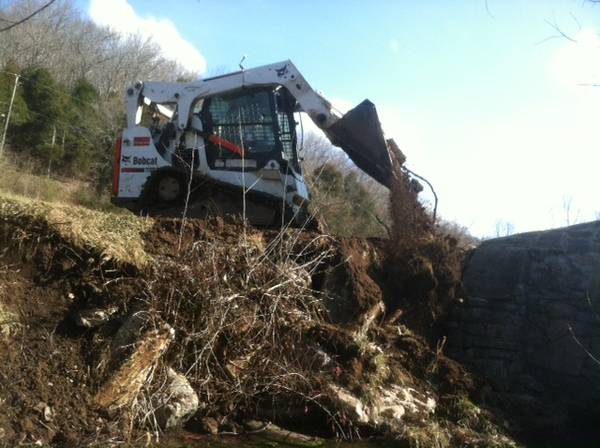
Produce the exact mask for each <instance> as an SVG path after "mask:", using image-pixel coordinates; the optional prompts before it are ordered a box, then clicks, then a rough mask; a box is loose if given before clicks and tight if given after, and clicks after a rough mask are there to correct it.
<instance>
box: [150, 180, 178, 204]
mask: <svg viewBox="0 0 600 448" xmlns="http://www.w3.org/2000/svg"><path fill="white" fill-rule="evenodd" d="M183 191H184V186H183V185H182V182H181V179H180V178H179V176H175V175H168V174H167V175H164V176H160V178H159V179H158V181H157V183H156V190H155V194H156V197H157V199H158V200H159V201H160V202H162V203H165V204H175V203H177V202H179V201H180V200H181V198H182V197H183Z"/></svg>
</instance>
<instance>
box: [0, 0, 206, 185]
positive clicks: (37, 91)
mask: <svg viewBox="0 0 600 448" xmlns="http://www.w3.org/2000/svg"><path fill="white" fill-rule="evenodd" d="M44 4H45V2H44V1H42V0H16V1H13V2H10V4H9V5H7V6H5V5H3V4H2V2H0V18H1V20H2V21H3V22H5V23H11V22H16V21H17V20H19V19H20V18H22V17H24V16H27V15H28V14H31V13H32V12H34V11H36V10H37V9H39V8H40V7H42V6H43V5H44ZM16 75H18V80H19V82H18V86H17V89H16V92H15V97H14V102H13V109H12V113H11V116H10V121H9V126H8V132H7V144H8V148H9V151H10V154H11V155H12V156H13V158H14V159H16V161H17V162H19V161H23V160H28V161H31V160H34V161H36V162H37V163H36V165H37V167H38V170H40V171H45V172H48V173H51V172H52V173H60V175H63V176H76V177H79V178H82V179H87V180H90V181H93V182H94V183H95V184H96V185H97V187H98V188H99V189H103V188H106V186H107V184H108V181H109V179H110V170H111V161H112V148H113V145H114V138H115V136H116V133H117V131H118V129H119V128H121V127H123V124H124V119H125V118H124V107H123V99H122V97H123V91H124V89H125V87H126V86H127V85H128V84H130V83H132V82H134V81H135V80H137V79H162V80H168V81H174V80H176V79H181V78H186V79H190V78H192V77H193V76H195V75H194V74H192V73H189V72H187V71H186V70H184V69H183V68H182V67H181V66H180V65H179V64H178V63H177V62H175V61H173V60H170V59H168V58H166V57H165V56H164V55H162V53H161V51H160V50H159V48H158V46H157V45H156V44H155V43H154V42H152V40H150V39H144V38H142V37H140V36H139V35H135V34H132V35H127V36H123V35H120V34H118V33H116V32H114V31H111V30H110V29H109V28H106V27H102V26H98V25H96V24H95V23H94V22H92V21H91V20H90V19H89V18H87V17H85V16H83V15H82V14H81V12H80V11H79V10H77V8H76V7H75V6H74V5H73V3H72V2H71V1H70V0H58V1H56V2H54V3H53V4H52V5H51V6H50V7H48V8H46V9H44V10H43V11H41V12H40V13H39V14H36V15H35V16H34V17H32V18H31V19H30V20H28V21H26V22H24V23H22V24H20V25H19V26H16V27H14V28H11V29H10V30H8V31H6V32H3V33H2V36H1V38H0V124H1V125H2V128H3V125H4V121H5V120H6V119H7V110H8V104H9V102H10V100H11V96H12V92H13V88H14V85H15V81H16V79H17V76H16Z"/></svg>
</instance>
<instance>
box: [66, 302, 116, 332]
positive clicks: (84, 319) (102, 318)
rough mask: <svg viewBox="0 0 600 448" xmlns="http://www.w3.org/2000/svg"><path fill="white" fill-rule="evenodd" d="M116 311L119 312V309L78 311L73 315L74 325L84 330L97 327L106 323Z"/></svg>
mask: <svg viewBox="0 0 600 448" xmlns="http://www.w3.org/2000/svg"><path fill="white" fill-rule="evenodd" d="M117 311H119V308H118V307H116V306H110V307H108V308H90V309H87V310H80V311H78V312H77V314H76V315H75V323H76V324H77V325H79V326H80V327H84V328H95V327H99V326H100V325H102V324H104V323H106V322H108V321H109V320H110V319H111V317H112V316H113V315H114V314H115V313H116V312H117Z"/></svg>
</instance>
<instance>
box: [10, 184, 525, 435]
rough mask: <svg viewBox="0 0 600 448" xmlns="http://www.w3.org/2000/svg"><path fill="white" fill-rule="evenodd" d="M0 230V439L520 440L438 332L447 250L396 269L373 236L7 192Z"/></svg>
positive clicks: (449, 282) (451, 282)
mask: <svg viewBox="0 0 600 448" xmlns="http://www.w3.org/2000/svg"><path fill="white" fill-rule="evenodd" d="M0 223H1V225H0V229H1V239H2V243H1V244H2V247H3V248H4V249H3V251H2V257H1V258H0V263H1V268H0V304H1V307H2V308H1V310H2V311H1V312H2V316H3V317H2V327H1V328H2V331H1V333H2V337H1V338H0V359H1V360H2V361H1V362H0V382H1V383H2V385H1V387H0V391H1V392H0V394H2V395H1V396H0V402H2V403H4V404H3V407H4V410H5V412H3V413H2V417H1V419H2V420H0V440H1V441H2V442H3V443H5V444H9V445H12V444H15V443H36V442H38V441H39V443H42V444H53V445H56V446H64V445H69V444H71V445H72V446H75V445H79V444H82V443H94V442H95V443H98V444H101V445H105V444H111V443H113V444H116V443H119V442H121V441H129V442H131V443H134V444H137V443H141V441H142V440H143V441H146V440H147V438H149V439H151V440H153V441H155V442H156V441H158V440H161V438H164V437H165V435H163V432H164V431H166V433H167V435H166V437H174V436H173V434H175V435H176V436H175V437H183V436H184V435H189V434H190V433H206V432H225V433H243V432H248V431H249V429H248V428H250V427H251V424H250V423H249V420H253V421H259V422H262V423H259V425H260V424H262V425H263V427H264V425H266V424H267V423H266V422H272V425H278V426H279V427H283V428H286V429H289V430H294V431H298V432H302V433H307V434H310V435H313V436H321V437H335V436H337V437H342V438H346V439H352V438H356V437H359V436H361V437H392V438H393V439H395V440H397V441H398V443H400V442H401V443H402V445H401V446H512V445H514V442H512V441H511V439H510V438H509V437H508V436H507V434H508V432H510V428H509V427H507V426H506V425H508V423H507V422H506V421H505V419H504V418H502V417H501V414H499V412H498V411H497V410H495V408H494V407H493V405H494V403H493V402H492V401H490V399H489V397H486V396H485V393H484V392H483V391H485V390H486V387H485V386H484V384H483V383H482V382H481V380H478V379H477V378H475V377H474V376H473V375H471V374H470V373H469V372H468V371H467V370H465V369H464V368H463V367H462V366H461V365H460V364H458V363H456V362H454V361H452V360H451V359H449V358H447V357H446V356H444V354H443V348H444V341H443V340H440V341H438V340H437V339H436V337H435V335H436V327H435V325H434V323H435V317H434V316H432V312H431V310H433V309H436V308H435V307H432V306H431V305H432V302H431V301H436V300H437V301H438V304H439V305H440V306H439V307H438V308H437V309H439V310H440V313H441V312H442V311H443V307H442V306H441V304H443V302H444V300H448V297H450V296H453V295H454V289H455V288H458V286H459V285H458V281H459V280H458V279H457V278H455V277H452V276H449V274H448V273H449V272H452V263H451V260H453V259H454V258H452V256H451V255H450V254H451V251H450V252H448V250H449V247H450V246H448V245H447V244H445V243H443V242H435V241H431V243H430V244H429V256H428V257H426V256H425V255H422V256H421V257H420V258H419V260H420V262H419V263H420V264H419V266H420V267H418V268H417V267H415V266H416V265H415V260H416V258H413V259H412V260H406V264H405V265H402V263H401V262H398V261H397V262H396V264H394V265H392V264H391V263H389V262H388V260H387V255H386V252H385V250H384V247H385V243H384V242H383V241H379V240H370V241H365V240H359V239H355V238H334V237H332V236H330V235H320V234H317V233H307V232H299V231H297V230H293V229H286V230H283V231H281V232H276V231H259V230H256V229H252V228H246V227H244V226H243V225H242V224H241V223H236V222H223V221H222V220H213V221H206V222H205V221H199V220H186V221H181V220H167V219H158V220H153V219H147V218H136V217H134V216H130V215H114V214H111V213H106V212H100V211H92V210H89V209H85V208H82V207H78V206H72V205H66V204H50V203H47V202H43V201H35V200H31V199H25V198H23V197H19V196H16V195H9V194H5V193H3V194H2V195H1V196H0ZM434 246H435V247H437V249H438V251H437V254H436V253H435V252H434V251H433V247H434ZM423 253H425V252H423ZM409 261H410V263H409ZM423 266H425V268H424V267H423ZM442 274H445V277H444V275H442ZM399 281H401V282H402V284H398V282H399ZM399 288H403V289H404V292H403V293H401V294H400V289H399ZM409 292H412V294H413V295H415V294H421V296H422V298H423V300H422V301H421V302H419V301H415V300H412V301H408V300H407V299H406V297H409V296H410V295H411V294H409ZM400 297H404V298H403V299H402V300H400ZM425 298H427V300H425ZM384 310H387V312H386V313H385V314H384ZM437 317H439V315H438V316H437ZM255 423H256V422H255ZM274 427H275V426H271V428H274ZM180 428H183V429H180ZM255 429H256V427H255ZM173 431H174V432H173ZM250 431H251V430H250ZM190 437H191V436H190ZM214 437H216V436H214ZM185 440H188V441H189V440H191V439H185ZM215 440H216V439H215ZM311 440H313V439H311ZM186 443H187V442H186ZM311 443H320V442H315V441H314V440H313V441H312V442H311Z"/></svg>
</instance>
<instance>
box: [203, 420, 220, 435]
mask: <svg viewBox="0 0 600 448" xmlns="http://www.w3.org/2000/svg"><path fill="white" fill-rule="evenodd" d="M200 430H201V431H202V432H204V433H206V434H213V435H215V434H218V433H219V422H217V420H216V419H215V418H213V417H202V418H201V419H200Z"/></svg>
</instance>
